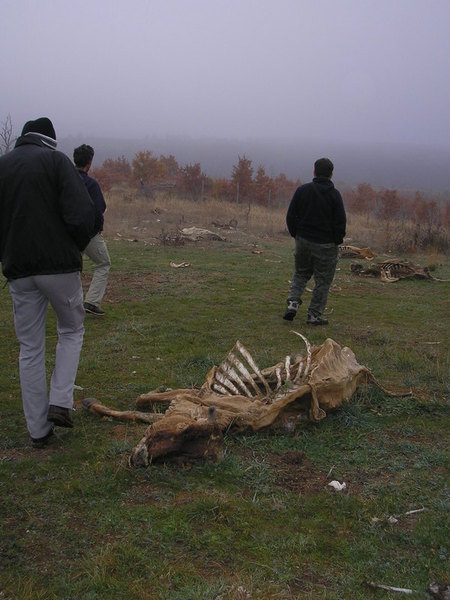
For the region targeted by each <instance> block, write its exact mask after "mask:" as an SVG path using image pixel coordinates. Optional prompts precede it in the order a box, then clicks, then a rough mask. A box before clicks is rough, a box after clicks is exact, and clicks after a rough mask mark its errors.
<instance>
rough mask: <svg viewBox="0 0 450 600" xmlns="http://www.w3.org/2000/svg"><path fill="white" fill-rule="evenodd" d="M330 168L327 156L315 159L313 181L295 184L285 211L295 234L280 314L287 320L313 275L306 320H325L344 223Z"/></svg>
mask: <svg viewBox="0 0 450 600" xmlns="http://www.w3.org/2000/svg"><path fill="white" fill-rule="evenodd" d="M333 169H334V166H333V163H332V162H331V160H329V159H328V158H319V159H318V160H316V162H315V163H314V179H313V181H312V182H310V183H306V184H304V185H302V186H300V187H299V188H297V190H296V191H295V193H294V196H293V198H292V200H291V203H290V205H289V208H288V211H287V215H286V224H287V227H288V230H289V233H290V234H291V235H292V237H294V238H295V271H294V275H293V277H292V283H291V289H290V293H289V297H288V300H287V305H288V306H287V310H286V312H285V314H284V316H283V318H284V319H286V320H287V321H292V320H293V318H294V317H295V315H296V314H297V310H298V307H299V306H300V304H301V303H302V300H301V296H302V294H303V291H304V289H305V287H306V284H307V283H308V281H309V279H310V278H311V277H312V276H314V281H315V285H314V290H313V293H312V297H311V302H310V303H309V307H308V316H307V321H306V322H307V324H309V325H327V324H328V320H327V319H326V318H325V317H324V316H323V313H324V310H325V306H326V304H327V299H328V291H329V289H330V285H331V282H332V281H333V278H334V273H335V271H336V265H337V260H338V246H339V244H342V242H343V239H344V236H345V227H346V214H345V209H344V203H343V202H342V197H341V194H340V193H339V192H338V190H337V189H336V188H335V187H334V185H333V182H332V181H331V177H332V176H333Z"/></svg>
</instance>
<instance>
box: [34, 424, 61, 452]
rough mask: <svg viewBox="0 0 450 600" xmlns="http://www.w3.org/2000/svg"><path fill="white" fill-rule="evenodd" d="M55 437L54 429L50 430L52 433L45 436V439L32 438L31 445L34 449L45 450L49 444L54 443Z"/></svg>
mask: <svg viewBox="0 0 450 600" xmlns="http://www.w3.org/2000/svg"><path fill="white" fill-rule="evenodd" d="M54 437H55V434H54V431H53V427H52V428H51V429H50V431H49V432H48V433H47V435H44V437H41V438H33V437H32V438H31V445H32V446H33V448H38V449H40V448H45V447H46V446H48V445H49V444H51V443H52V441H53V439H54Z"/></svg>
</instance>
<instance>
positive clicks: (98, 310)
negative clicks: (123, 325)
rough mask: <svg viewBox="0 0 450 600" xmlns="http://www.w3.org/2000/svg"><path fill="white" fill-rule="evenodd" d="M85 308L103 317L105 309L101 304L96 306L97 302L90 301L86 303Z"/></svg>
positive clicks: (92, 313)
mask: <svg viewBox="0 0 450 600" xmlns="http://www.w3.org/2000/svg"><path fill="white" fill-rule="evenodd" d="M84 310H85V311H86V312H88V313H90V314H91V315H96V316H97V317H103V316H104V314H105V311H104V310H102V309H101V308H100V307H99V306H95V304H91V303H90V302H85V303H84Z"/></svg>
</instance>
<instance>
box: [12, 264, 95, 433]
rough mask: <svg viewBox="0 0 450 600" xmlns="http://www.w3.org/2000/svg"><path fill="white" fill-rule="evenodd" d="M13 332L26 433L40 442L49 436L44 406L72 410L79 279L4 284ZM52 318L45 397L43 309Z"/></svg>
mask: <svg viewBox="0 0 450 600" xmlns="http://www.w3.org/2000/svg"><path fill="white" fill-rule="evenodd" d="M9 289H10V293H11V298H12V302H13V311H14V326H15V329H16V335H17V339H18V340H19V344H20V354H19V373H20V387H21V390H22V402H23V411H24V414H25V420H26V422H27V428H28V431H29V433H30V435H31V437H33V438H40V437H43V436H45V435H47V433H48V432H49V431H50V429H51V424H50V423H49V422H48V421H47V411H48V405H49V404H55V405H56V406H62V407H63V408H73V387H74V384H75V377H76V374H77V369H78V362H79V358H80V352H81V347H82V345H83V335H84V325H83V322H84V315H85V313H84V308H83V289H82V287H81V281H80V274H79V273H78V272H77V273H62V274H58V275H35V276H32V277H23V278H21V279H14V280H12V281H10V282H9ZM49 302H50V304H51V306H52V308H53V310H54V311H55V313H56V320H57V333H58V342H57V345H56V355H55V366H54V370H53V374H52V377H51V380H50V393H49V394H48V395H47V376H46V370H45V328H46V317H47V308H48V303H49Z"/></svg>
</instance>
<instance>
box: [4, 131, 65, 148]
mask: <svg viewBox="0 0 450 600" xmlns="http://www.w3.org/2000/svg"><path fill="white" fill-rule="evenodd" d="M25 144H35V145H36V146H41V147H42V148H44V147H47V148H50V149H51V150H55V149H56V145H57V141H56V140H54V139H53V138H51V137H48V136H46V135H43V134H42V133H33V132H31V131H30V133H26V134H25V135H21V136H20V137H19V138H18V140H17V142H16V144H15V146H14V147H15V148H17V146H23V145H25Z"/></svg>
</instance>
